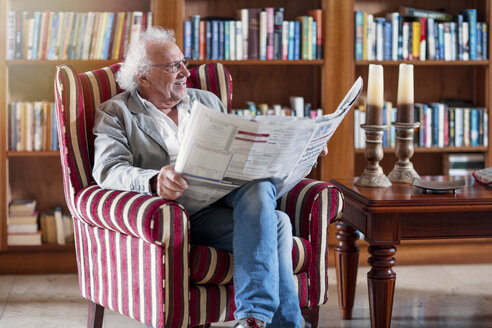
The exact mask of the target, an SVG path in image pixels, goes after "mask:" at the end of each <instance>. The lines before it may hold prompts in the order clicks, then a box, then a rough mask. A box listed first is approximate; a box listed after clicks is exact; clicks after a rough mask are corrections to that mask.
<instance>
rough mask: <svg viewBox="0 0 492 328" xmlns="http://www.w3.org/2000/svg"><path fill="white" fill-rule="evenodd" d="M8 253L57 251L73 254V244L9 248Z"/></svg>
mask: <svg viewBox="0 0 492 328" xmlns="http://www.w3.org/2000/svg"><path fill="white" fill-rule="evenodd" d="M8 250H9V251H12V252H26V251H27V252H44V251H58V252H67V251H73V252H75V245H74V244H67V245H56V244H42V245H39V246H9V247H8Z"/></svg>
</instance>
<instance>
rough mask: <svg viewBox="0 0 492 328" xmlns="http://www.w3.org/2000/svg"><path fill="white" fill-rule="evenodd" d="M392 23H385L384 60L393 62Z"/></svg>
mask: <svg viewBox="0 0 492 328" xmlns="http://www.w3.org/2000/svg"><path fill="white" fill-rule="evenodd" d="M391 30H392V27H391V22H385V23H384V56H383V57H384V60H392V49H391V48H392V40H393V37H392V34H391Z"/></svg>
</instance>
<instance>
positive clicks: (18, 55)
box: [14, 11, 24, 59]
mask: <svg viewBox="0 0 492 328" xmlns="http://www.w3.org/2000/svg"><path fill="white" fill-rule="evenodd" d="M23 27H24V15H23V14H22V12H21V11H17V12H15V48H14V49H15V52H14V58H15V59H22V58H23V57H24V56H23V55H24V54H23V53H24V51H23V50H24V29H23Z"/></svg>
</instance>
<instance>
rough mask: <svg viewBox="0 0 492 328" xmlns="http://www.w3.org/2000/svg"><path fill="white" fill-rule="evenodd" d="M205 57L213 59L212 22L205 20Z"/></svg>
mask: <svg viewBox="0 0 492 328" xmlns="http://www.w3.org/2000/svg"><path fill="white" fill-rule="evenodd" d="M205 39H206V40H205V58H207V59H212V22H211V21H207V22H205Z"/></svg>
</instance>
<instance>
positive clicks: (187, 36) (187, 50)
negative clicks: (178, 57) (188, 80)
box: [183, 21, 192, 58]
mask: <svg viewBox="0 0 492 328" xmlns="http://www.w3.org/2000/svg"><path fill="white" fill-rule="evenodd" d="M183 24H184V25H183V29H184V31H183V38H184V39H183V45H184V46H183V48H184V49H183V50H184V56H185V57H187V58H192V57H191V56H192V53H191V39H192V36H191V30H192V28H191V25H192V22H191V21H184V22H183Z"/></svg>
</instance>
